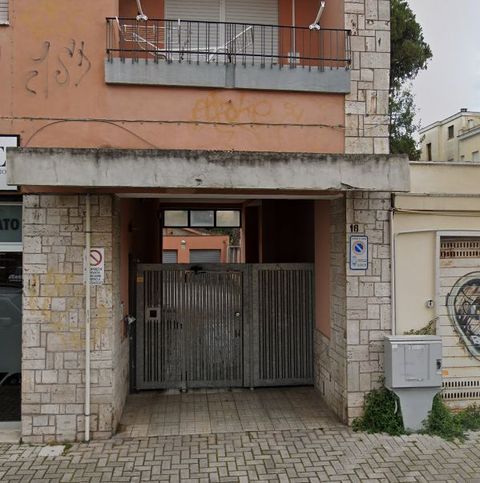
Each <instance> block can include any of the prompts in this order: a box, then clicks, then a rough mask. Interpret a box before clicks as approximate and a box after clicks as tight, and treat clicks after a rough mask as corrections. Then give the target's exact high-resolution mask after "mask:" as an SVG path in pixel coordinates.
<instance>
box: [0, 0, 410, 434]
mask: <svg viewBox="0 0 480 483" xmlns="http://www.w3.org/2000/svg"><path fill="white" fill-rule="evenodd" d="M2 5H3V4H2ZM5 5H6V6H7V7H8V9H4V10H1V11H0V12H1V14H2V19H3V22H2V25H1V26H0V45H1V49H2V50H1V56H2V57H1V58H2V63H3V65H4V68H2V69H0V85H2V89H1V90H0V134H2V136H4V141H3V144H2V146H7V145H8V146H9V147H8V148H6V180H5V184H4V187H5V190H4V191H3V192H2V209H3V210H5V213H6V215H5V219H9V220H10V219H11V220H14V219H15V220H17V222H14V223H13V224H12V223H11V222H9V223H10V224H9V226H10V228H11V229H9V230H5V231H4V233H3V234H2V235H3V236H4V238H3V239H2V240H0V242H1V243H2V245H1V246H0V249H1V250H0V255H1V256H2V257H3V259H4V261H7V260H10V259H12V257H13V258H14V259H12V260H11V261H9V262H8V267H10V268H8V270H9V271H8V274H6V275H5V277H6V279H7V280H8V279H10V282H11V283H12V284H14V282H15V283H16V286H15V290H16V297H17V298H18V293H19V292H18V291H19V286H20V285H19V279H18V273H19V270H20V273H22V274H23V280H22V282H23V292H22V307H21V311H19V310H17V311H16V312H15V314H16V315H12V316H11V317H10V319H9V320H10V321H14V319H15V317H16V319H15V320H17V321H20V322H19V323H20V324H21V333H22V337H21V340H20V339H19V337H18V334H17V335H15V334H12V335H10V341H11V343H10V344H9V345H10V352H11V353H12V354H13V352H14V351H16V352H15V354H13V356H12V357H14V358H15V360H16V361H17V366H18V365H19V364H20V362H21V409H20V415H21V428H22V438H23V440H24V441H25V442H32V443H34V442H49V441H62V440H63V441H66V440H78V439H87V440H88V439H89V438H90V437H93V438H103V437H109V436H110V435H112V434H113V433H114V432H115V430H116V427H117V425H118V422H119V419H120V416H121V414H122V410H123V406H124V403H125V400H126V397H127V394H128V392H129V390H130V389H131V388H133V389H148V388H150V389H165V388H169V387H170V388H171V387H174V388H179V389H184V390H185V389H189V388H191V387H192V388H193V387H232V386H233V387H237V386H240V387H256V386H261V385H275V384H314V385H315V386H316V387H317V389H318V391H319V394H320V395H321V396H322V397H323V399H324V400H325V402H326V403H327V404H328V405H329V406H330V407H331V408H332V410H333V411H334V412H335V413H336V414H337V416H338V417H339V418H340V419H341V420H342V421H344V422H346V423H348V422H351V421H352V419H353V418H354V417H356V416H358V415H359V414H360V413H361V411H362V406H363V398H364V395H365V394H366V393H367V392H368V391H370V390H371V389H372V388H373V387H376V386H377V385H378V384H379V383H380V379H381V378H382V375H383V336H384V335H385V334H390V333H391V332H392V317H391V311H392V305H391V282H392V279H391V253H390V249H391V232H390V210H391V193H392V192H402V191H407V190H408V189H409V168H408V160H407V159H406V158H404V157H398V156H389V153H388V146H389V144H388V88H389V85H388V83H389V66H390V41H389V35H390V2H389V1H388V0H355V1H343V0H328V1H327V2H326V4H325V5H323V6H322V4H321V3H319V4H317V3H316V2H307V1H304V0H260V1H259V0H257V1H255V2H253V1H250V0H243V1H230V0H201V1H195V2H192V1H188V0H164V1H153V0H144V1H143V2H142V4H141V5H140V6H141V11H139V8H138V6H139V4H138V3H137V2H135V1H133V0H108V1H105V2H97V1H93V0H85V1H83V2H81V3H80V2H75V1H72V0H67V1H63V2H57V1H54V0H42V1H39V2H34V3H33V4H32V2H28V1H26V0H16V1H15V2H13V1H10V2H8V3H5ZM3 86H4V87H3ZM17 145H18V148H16V147H15V146H17ZM19 207H23V209H22V212H21V216H20V214H19V211H18V210H19ZM169 217H171V219H172V221H171V222H167V219H168V218H169ZM17 224H18V226H17ZM19 226H21V228H22V230H21V233H20V231H19V230H18V227H19ZM14 227H17V229H14ZM165 227H177V228H183V229H185V228H198V227H212V228H218V227H232V228H238V229H240V230H241V233H242V235H241V239H242V247H241V257H240V259H241V261H243V262H244V263H243V264H236V266H230V267H229V268H228V270H225V269H224V268H222V266H221V265H222V264H217V265H215V264H208V263H205V264H204V263H196V264H195V265H194V266H184V265H181V264H179V265H176V266H173V265H174V264H162V250H163V248H164V244H163V242H162V238H163V229H164V228H165ZM12 253H13V254H15V255H12ZM5 266H7V265H6V264H5ZM20 267H21V269H20ZM5 277H4V278H5ZM15 277H17V278H15ZM205 287H207V288H205ZM2 290H4V292H5V290H6V289H5V288H2ZM199 294H200V295H199ZM9 300H10V299H9ZM199 300H201V301H202V302H201V303H200V302H199ZM280 301H281V302H282V303H280ZM6 303H7V302H6ZM8 303H10V304H11V302H8ZM182 304H183V305H182ZM202 304H203V305H202ZM180 305H181V307H180ZM16 306H17V309H19V303H18V300H17V305H16ZM219 307H220V308H219ZM299 307H300V309H298V308H299ZM214 310H217V312H214ZM218 311H221V314H222V315H218V314H219V313H220V312H218ZM19 313H21V316H20V315H19ZM212 313H215V314H217V315H212ZM272 314H273V315H272ZM132 317H134V318H136V324H132V320H133V318H132ZM192 320H195V322H198V321H201V324H203V325H201V324H200V323H197V325H195V327H194V325H193V324H192V323H191V322H192ZM212 321H213V322H212ZM13 325H15V324H13ZM17 326H18V324H17ZM219 326H221V329H218V327H219ZM198 327H200V328H198ZM212 330H216V331H217V332H215V334H216V335H211V334H213V332H212ZM218 330H220V332H218ZM188 331H190V332H188ZM186 332H188V334H187V335H185V334H186ZM219 334H220V335H219ZM129 338H130V339H132V340H134V345H135V347H136V351H135V350H132V344H131V343H130V342H129V340H130V339H129ZM259 341H261V344H260V345H258V344H259ZM208 344H213V345H208ZM292 344H293V345H292ZM159 347H161V348H162V350H160V349H159ZM182 347H187V352H185V351H183V352H182V350H183V349H182ZM20 349H21V350H20ZM20 352H21V361H20V360H19V358H20V356H19V354H20ZM192 354H197V355H198V357H199V359H198V360H196V359H195V360H193V359H192V357H193V356H192ZM272 354H273V355H272ZM214 355H215V357H217V358H215V357H213V356H214ZM212 357H213V358H212ZM275 357H276V359H275ZM205 361H207V362H205ZM278 361H283V362H282V363H281V364H280V363H279V362H278ZM4 364H5V365H6V362H5V363H4ZM182 364H183V365H182ZM186 367H187V368H188V369H185V368H186ZM202 368H203V369H202ZM225 368H226V369H225ZM196 371H197V372H196ZM198 371H203V372H202V373H201V374H200V373H199V372H198ZM0 372H2V368H0ZM3 372H5V373H12V372H15V368H14V367H6V368H5V369H4V370H3Z"/></svg>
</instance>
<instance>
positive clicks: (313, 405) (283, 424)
mask: <svg viewBox="0 0 480 483" xmlns="http://www.w3.org/2000/svg"><path fill="white" fill-rule="evenodd" d="M331 425H334V426H338V422H337V421H335V419H334V417H333V416H332V414H331V412H330V411H329V410H328V408H327V407H326V406H325V404H324V402H323V401H322V400H321V399H320V396H319V394H318V392H317V391H316V390H315V389H314V388H313V387H287V388H280V387H277V388H259V389H255V390H254V391H250V390H248V389H236V390H232V391H227V390H205V389H203V390H201V389H196V390H191V391H189V392H187V393H179V392H178V391H163V392H162V391H149V392H141V393H138V394H131V395H130V396H129V397H128V400H127V404H126V407H125V411H124V414H123V417H122V420H121V422H120V427H119V433H120V436H121V437H125V436H128V437H130V436H134V437H142V436H170V435H184V434H210V433H230V432H235V433H236V432H242V431H267V430H282V429H317V428H325V427H328V426H331Z"/></svg>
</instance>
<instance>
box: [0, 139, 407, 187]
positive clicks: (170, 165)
mask: <svg viewBox="0 0 480 483" xmlns="http://www.w3.org/2000/svg"><path fill="white" fill-rule="evenodd" d="M7 158H8V165H7V172H8V183H9V184H15V185H30V186H59V187H60V186H71V187H72V186H86V187H96V188H101V187H109V188H115V187H125V188H127V187H131V188H139V187H143V188H196V189H198V188H209V189H211V188H214V189H258V190H266V189H270V190H276V189H282V190H342V191H347V190H367V191H408V190H409V188H410V172H409V165H408V159H407V158H406V157H403V156H386V155H344V154H335V155H330V154H310V153H268V152H229V151H176V150H134V149H67V148H13V149H9V150H8V156H7Z"/></svg>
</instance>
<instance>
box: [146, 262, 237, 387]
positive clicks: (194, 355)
mask: <svg viewBox="0 0 480 483" xmlns="http://www.w3.org/2000/svg"><path fill="white" fill-rule="evenodd" d="M242 275H243V274H242V272H241V271H240V270H235V271H232V270H226V269H225V268H224V267H221V266H220V265H215V266H214V267H210V268H205V269H203V270H201V271H194V270H192V269H191V268H190V267H187V266H182V265H175V266H171V265H170V266H159V265H141V266H140V267H139V274H138V279H137V281H138V282H139V283H140V284H142V285H143V287H140V289H139V290H138V296H139V309H140V314H139V315H140V317H139V322H140V323H139V327H138V334H137V388H138V389H154V388H172V387H174V388H179V387H183V388H186V387H225V386H227V387H230V386H233V387H235V386H242V385H243V353H242V351H243V344H242V336H243V327H242V325H243V324H242V295H243V290H242V282H243V277H242ZM142 321H143V323H142Z"/></svg>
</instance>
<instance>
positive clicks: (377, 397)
mask: <svg viewBox="0 0 480 483" xmlns="http://www.w3.org/2000/svg"><path fill="white" fill-rule="evenodd" d="M353 429H354V431H365V432H367V433H388V434H390V435H392V436H398V435H400V434H404V433H405V429H404V427H403V421H402V416H401V414H400V402H399V401H398V397H397V396H396V395H395V394H394V393H393V392H391V391H389V390H388V389H387V388H386V387H381V388H380V389H374V390H373V391H370V392H369V393H368V394H367V395H366V397H365V409H364V412H363V415H362V416H361V417H359V418H356V419H355V420H354V421H353Z"/></svg>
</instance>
